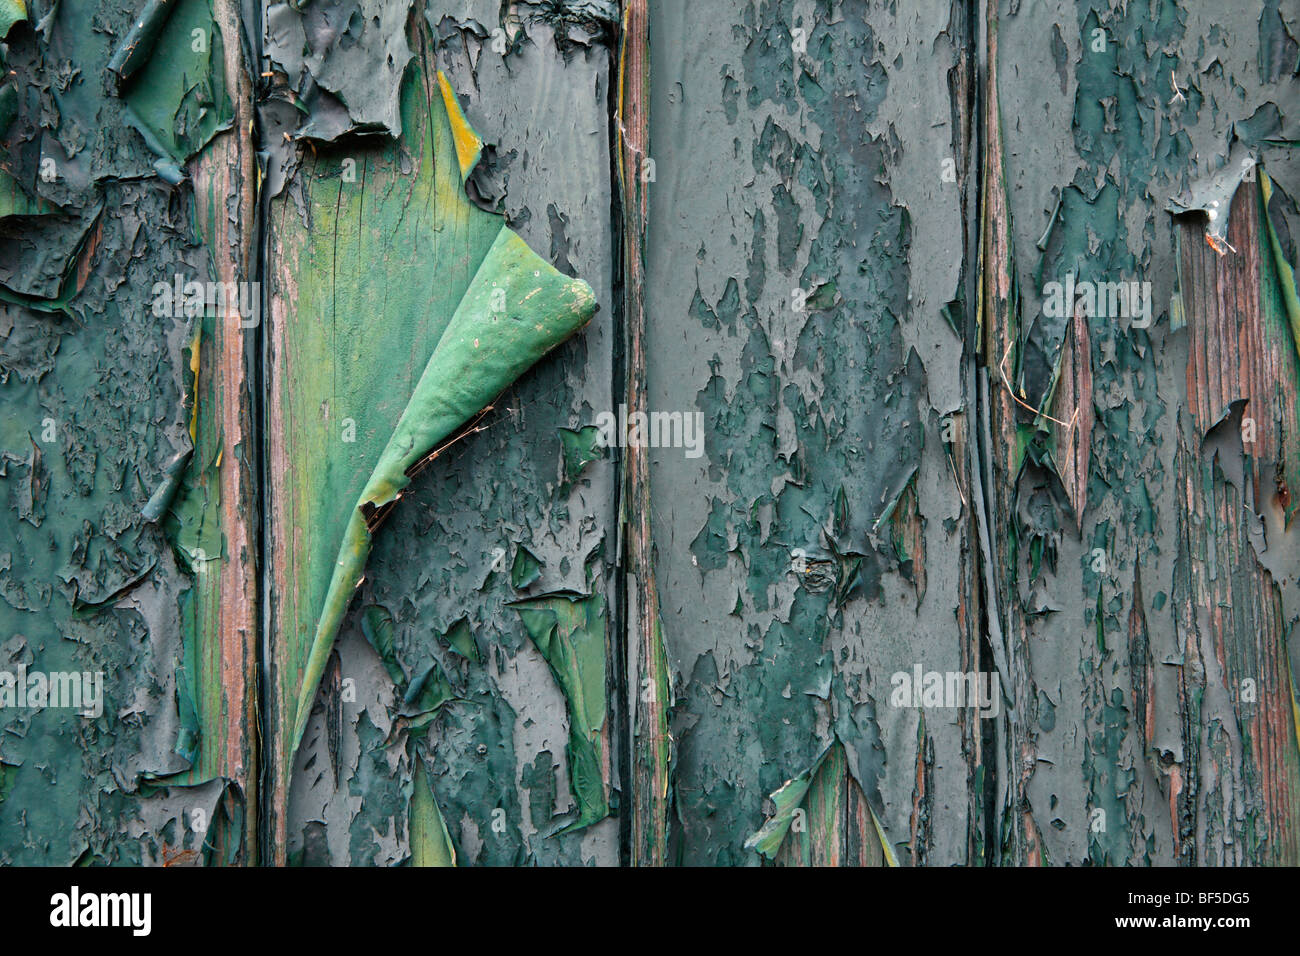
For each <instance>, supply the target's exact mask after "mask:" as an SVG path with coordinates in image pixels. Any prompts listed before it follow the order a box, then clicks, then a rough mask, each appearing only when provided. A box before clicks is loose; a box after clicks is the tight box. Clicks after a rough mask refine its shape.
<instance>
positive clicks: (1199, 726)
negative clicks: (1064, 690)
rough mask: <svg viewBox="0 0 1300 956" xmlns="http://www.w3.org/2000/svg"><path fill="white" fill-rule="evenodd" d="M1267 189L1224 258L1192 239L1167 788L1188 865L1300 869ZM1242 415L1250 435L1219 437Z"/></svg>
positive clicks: (1244, 192) (1284, 371)
mask: <svg viewBox="0 0 1300 956" xmlns="http://www.w3.org/2000/svg"><path fill="white" fill-rule="evenodd" d="M1258 188H1259V187H1258V184H1257V183H1253V182H1247V183H1243V184H1242V185H1241V187H1240V188H1239V189H1238V191H1237V194H1236V196H1235V198H1234V199H1233V202H1232V209H1231V213H1230V216H1231V218H1230V220H1229V228H1228V237H1227V240H1228V246H1229V250H1228V251H1227V252H1226V253H1224V254H1222V255H1220V254H1219V253H1218V252H1216V251H1215V250H1214V249H1213V248H1212V247H1211V246H1210V245H1209V244H1208V243H1206V242H1205V240H1204V222H1203V221H1200V220H1198V218H1197V217H1188V218H1187V219H1185V220H1183V221H1182V222H1181V223H1180V224H1179V229H1180V235H1179V245H1180V253H1179V269H1180V274H1179V280H1180V287H1181V295H1182V297H1183V304H1184V309H1185V314H1186V317H1187V336H1188V363H1187V411H1188V414H1187V416H1186V420H1185V421H1184V429H1185V432H1187V433H1185V434H1184V435H1183V436H1182V439H1181V440H1180V443H1179V448H1178V455H1177V460H1176V464H1177V486H1176V487H1177V490H1178V533H1179V541H1178V551H1179V554H1180V555H1181V556H1182V558H1183V560H1182V561H1180V563H1179V567H1178V571H1177V574H1176V578H1175V581H1174V601H1175V607H1176V611H1175V621H1176V625H1177V631H1178V641H1179V648H1180V650H1181V651H1182V664H1181V666H1180V671H1181V673H1180V680H1179V686H1180V687H1181V695H1182V699H1181V700H1180V701H1179V702H1178V712H1179V713H1180V715H1181V717H1182V747H1183V753H1182V754H1181V756H1178V757H1177V759H1173V760H1170V758H1166V761H1167V762H1172V763H1173V764H1174V766H1173V767H1171V768H1169V769H1168V770H1167V771H1166V777H1167V779H1168V784H1169V788H1170V790H1169V799H1170V810H1171V813H1172V814H1173V815H1174V821H1173V822H1174V832H1175V834H1176V835H1177V837H1176V839H1177V848H1176V854H1177V857H1178V859H1179V862H1181V863H1184V864H1188V865H1243V864H1246V865H1248V864H1290V865H1295V864H1296V862H1297V861H1300V800H1298V799H1297V795H1296V793H1295V792H1294V790H1295V785H1296V781H1298V780H1300V751H1297V741H1296V730H1295V721H1294V710H1293V705H1292V686H1291V674H1290V669H1289V665H1288V662H1287V656H1286V632H1287V618H1286V614H1285V613H1284V610H1283V607H1282V600H1281V594H1280V590H1279V586H1278V582H1277V581H1275V579H1274V576H1273V574H1272V573H1271V572H1270V571H1269V570H1268V569H1267V568H1265V567H1264V566H1263V565H1262V564H1261V561H1260V558H1259V553H1258V551H1257V548H1258V547H1259V543H1258V538H1257V531H1258V529H1257V527H1256V526H1257V524H1258V519H1257V517H1256V515H1257V514H1259V513H1263V512H1266V511H1267V510H1268V509H1277V510H1278V511H1280V510H1281V509H1282V508H1284V507H1285V504H1284V501H1285V499H1284V498H1283V497H1282V496H1280V495H1277V494H1274V493H1271V492H1272V491H1273V489H1272V488H1270V487H1269V485H1270V483H1271V482H1270V480H1269V479H1270V477H1271V473H1273V471H1274V469H1276V478H1275V479H1274V480H1275V481H1280V480H1281V476H1282V471H1283V468H1284V466H1285V457H1286V454H1287V452H1286V448H1287V445H1288V443H1294V442H1295V440H1296V435H1297V432H1296V428H1297V423H1296V418H1295V411H1296V383H1297V380H1298V377H1297V369H1296V357H1295V354H1294V349H1293V346H1292V343H1291V341H1290V339H1289V330H1288V329H1287V328H1286V326H1285V324H1284V317H1283V315H1282V314H1281V310H1280V308H1277V307H1276V306H1274V305H1273V303H1272V301H1271V297H1272V296H1273V293H1274V290H1272V289H1271V288H1270V283H1275V282H1276V278H1275V276H1274V274H1273V272H1272V268H1271V260H1270V259H1268V258H1267V257H1268V256H1269V254H1270V253H1269V247H1268V245H1267V241H1266V237H1264V236H1262V235H1261V230H1262V229H1263V224H1262V222H1261V218H1260V206H1261V204H1260V201H1259V193H1258ZM1240 402H1244V409H1243V411H1242V416H1243V419H1242V423H1241V428H1240V429H1239V430H1237V429H1234V430H1233V432H1228V433H1225V432H1223V431H1222V430H1221V428H1218V429H1216V426H1222V423H1223V421H1224V419H1225V417H1227V415H1228V412H1229V410H1230V409H1231V407H1232V406H1233V405H1234V404H1236V403H1240ZM1237 461H1244V463H1245V467H1244V468H1243V469H1241V476H1240V477H1238V476H1236V475H1234V474H1233V472H1234V471H1235V470H1236V469H1235V468H1234V463H1235V462H1237ZM1243 482H1244V487H1238V483H1243ZM1276 517H1278V518H1280V517H1281V515H1280V514H1278V515H1277V516H1276ZM1279 524H1280V522H1279ZM1269 544H1270V545H1272V546H1278V545H1279V542H1276V541H1273V542H1269ZM1156 706H1157V707H1159V702H1157V703H1156Z"/></svg>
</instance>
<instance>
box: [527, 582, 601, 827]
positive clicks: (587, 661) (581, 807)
mask: <svg viewBox="0 0 1300 956" xmlns="http://www.w3.org/2000/svg"><path fill="white" fill-rule="evenodd" d="M510 606H511V607H513V608H514V609H515V610H516V611H518V612H519V617H520V620H521V621H522V622H523V625H524V629H525V630H526V631H527V632H528V635H529V637H531V638H532V639H533V643H534V644H535V645H536V646H537V650H538V651H539V652H540V653H541V655H542V657H543V658H545V660H546V663H547V664H549V665H550V668H551V673H552V674H553V675H555V680H556V683H557V684H559V685H560V690H561V691H562V692H563V694H564V699H565V702H566V703H567V705H568V712H569V744H568V747H567V749H566V752H567V755H568V759H569V778H570V783H571V784H572V788H573V794H574V797H575V798H576V799H577V801H578V817H577V819H576V820H574V821H573V822H572V823H570V824H569V825H568V826H567V827H565V828H564V829H563V830H561V831H560V832H567V831H569V830H575V829H578V828H580V827H585V826H588V825H589V824H592V823H595V822H596V821H598V820H601V819H603V818H604V817H605V816H606V815H608V813H609V802H608V799H607V796H606V792H605V781H604V774H603V757H602V742H601V729H602V728H603V727H604V724H605V599H604V597H603V596H602V595H601V594H600V592H599V591H597V592H594V593H592V594H591V595H588V596H585V597H583V596H570V595H553V596H552V595H547V596H542V597H536V598H531V599H529V600H525V601H516V602H514V603H512V604H511V605H510Z"/></svg>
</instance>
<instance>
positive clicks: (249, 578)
mask: <svg viewBox="0 0 1300 956" xmlns="http://www.w3.org/2000/svg"><path fill="white" fill-rule="evenodd" d="M213 17H214V20H215V22H216V24H217V27H218V28H219V29H220V31H221V34H222V36H223V37H224V38H225V42H224V43H223V44H222V49H223V52H224V62H223V65H224V69H225V80H226V88H227V89H228V90H229V91H230V97H231V102H232V105H233V107H234V119H233V122H232V125H231V128H230V130H228V131H226V132H224V133H222V134H220V135H218V136H217V138H216V139H214V140H213V142H212V143H211V144H210V145H209V147H208V148H207V149H206V150H205V151H204V152H203V153H202V154H201V155H200V156H199V157H197V158H196V159H195V160H194V162H193V163H192V164H191V168H190V174H191V177H192V179H193V182H194V196H195V212H196V216H197V219H198V221H199V222H200V223H201V224H207V225H208V226H209V228H210V231H211V233H212V234H211V235H207V236H205V238H206V239H207V241H208V244H209V248H210V250H211V252H212V256H213V265H214V268H215V270H216V277H217V281H218V282H220V283H223V284H224V285H225V287H226V288H227V289H233V288H237V287H238V284H240V283H247V282H250V281H252V280H253V278H254V263H253V243H254V234H255V230H256V221H257V218H256V212H255V210H256V203H257V198H256V182H257V179H256V153H255V151H254V148H253V143H252V110H253V105H252V104H253V96H252V82H251V79H250V74H249V68H248V64H247V63H245V62H244V52H243V51H244V45H243V43H242V42H241V34H242V29H243V26H242V24H241V22H240V16H239V6H238V4H237V3H236V2H235V0H215V2H214V3H213ZM232 298H233V301H232ZM240 298H241V297H240V296H234V297H231V296H227V297H226V302H225V314H223V315H220V316H218V317H217V321H216V322H215V323H214V335H213V336H212V337H211V338H210V339H209V338H206V337H205V338H204V340H203V342H202V346H201V352H200V361H199V369H200V376H201V377H202V378H203V379H206V380H207V381H206V382H205V381H200V383H199V394H200V395H204V396H214V397H215V400H216V404H217V408H216V410H215V412H214V415H215V419H216V421H217V422H218V423H219V426H218V427H219V430H220V436H221V437H220V452H219V454H220V459H219V464H218V465H217V468H216V471H217V480H218V486H219V490H218V492H217V493H218V494H219V496H220V502H221V530H222V534H223V536H224V539H225V541H224V554H223V556H222V560H221V562H220V564H219V566H218V582H217V589H218V593H219V600H217V601H216V602H215V613H216V620H215V622H208V623H209V625H210V626H212V627H213V629H214V632H212V633H208V634H205V635H204V645H205V648H208V651H207V653H208V655H209V657H210V658H211V660H209V662H208V663H209V665H210V666H211V667H212V668H213V672H214V673H217V674H220V681H221V691H222V700H223V704H222V707H221V715H222V719H223V721H224V728H223V733H222V736H221V738H220V747H221V754H220V756H219V758H218V759H217V761H216V767H215V768H214V769H215V770H216V772H217V773H219V774H220V775H221V776H223V777H225V778H226V779H227V780H229V781H230V782H231V783H232V784H234V785H235V786H236V787H238V789H239V794H238V799H239V801H240V802H241V803H242V805H243V814H242V819H243V833H242V834H241V840H242V847H243V851H242V853H241V855H240V857H239V858H240V860H241V862H243V863H244V864H246V865H254V864H256V863H257V862H258V852H257V846H258V840H257V819H258V815H257V813H256V806H257V800H258V773H259V769H258V725H257V686H258V684H257V668H258V654H257V641H258V633H259V629H258V597H257V580H258V571H257V549H258V544H257V526H258V517H257V515H258V506H257V500H258V499H257V485H258V481H259V478H260V476H259V475H258V473H257V459H256V447H257V438H256V434H257V432H256V429H255V428H254V425H253V416H252V386H251V376H250V369H249V363H248V356H249V354H250V350H249V349H248V345H249V342H250V341H251V340H252V339H253V338H254V337H255V336H256V334H257V330H256V327H255V326H254V324H253V323H252V322H251V321H246V320H245V318H244V316H242V315H241V313H240V310H239V302H240ZM258 309H259V312H258V314H260V305H259V307H258ZM223 856H224V853H218V858H222V857H223Z"/></svg>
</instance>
